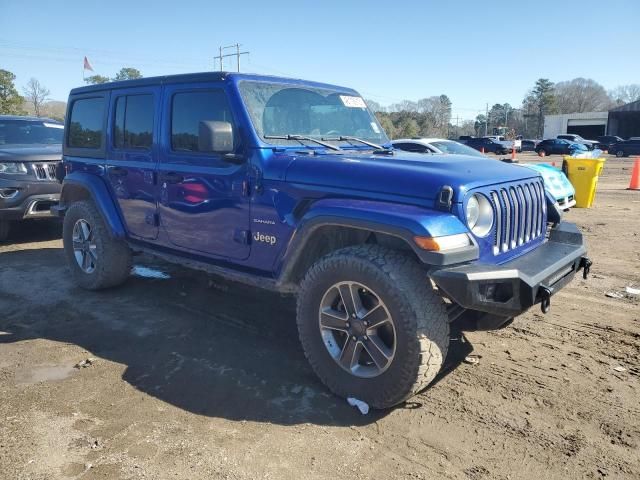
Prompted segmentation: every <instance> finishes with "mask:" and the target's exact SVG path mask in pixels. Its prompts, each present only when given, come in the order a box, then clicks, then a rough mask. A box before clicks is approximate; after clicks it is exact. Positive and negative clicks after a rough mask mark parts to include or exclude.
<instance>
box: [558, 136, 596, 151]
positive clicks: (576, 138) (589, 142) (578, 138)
mask: <svg viewBox="0 0 640 480" xmlns="http://www.w3.org/2000/svg"><path fill="white" fill-rule="evenodd" d="M556 138H557V139H560V140H569V141H570V142H574V143H581V144H582V145H585V146H586V147H587V148H588V149H589V150H593V149H594V148H597V147H598V142H596V141H595V140H585V139H584V138H582V137H581V136H580V135H576V134H573V133H565V134H564V135H558V136H557V137H556Z"/></svg>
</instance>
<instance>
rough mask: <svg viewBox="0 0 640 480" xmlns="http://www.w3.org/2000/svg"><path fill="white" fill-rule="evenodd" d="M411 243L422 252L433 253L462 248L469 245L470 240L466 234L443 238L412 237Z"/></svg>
mask: <svg viewBox="0 0 640 480" xmlns="http://www.w3.org/2000/svg"><path fill="white" fill-rule="evenodd" d="M413 241H414V242H416V245H418V246H419V247H420V248H422V249H423V250H430V251H433V252H443V251H446V250H454V249H456V248H463V247H468V246H469V245H471V239H469V235H467V234H466V233H459V234H457V235H446V236H443V237H413Z"/></svg>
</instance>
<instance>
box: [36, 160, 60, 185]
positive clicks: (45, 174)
mask: <svg viewBox="0 0 640 480" xmlns="http://www.w3.org/2000/svg"><path fill="white" fill-rule="evenodd" d="M57 164H58V162H46V163H34V164H33V173H35V175H36V178H37V179H38V180H48V181H55V179H56V165H57Z"/></svg>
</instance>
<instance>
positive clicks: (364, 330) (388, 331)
mask: <svg viewBox="0 0 640 480" xmlns="http://www.w3.org/2000/svg"><path fill="white" fill-rule="evenodd" d="M319 327H320V334H321V336H322V340H323V342H324V346H325V348H326V349H327V352H329V355H330V356H331V358H333V360H334V361H335V362H336V363H337V364H338V365H339V366H340V367H341V368H343V369H344V370H346V371H347V372H349V373H350V374H352V375H354V376H356V377H362V378H372V377H377V376H378V375H380V374H382V373H383V372H384V371H385V370H387V369H388V368H389V367H390V366H391V363H392V362H393V358H394V356H395V352H396V343H397V342H396V331H395V326H394V323H393V319H392V317H391V314H390V313H389V309H388V308H387V306H386V305H385V304H384V302H383V301H382V299H381V298H380V296H379V295H377V294H376V293H375V292H374V291H372V290H371V289H370V288H368V287H367V286H366V285H363V284H361V283H358V282H340V283H336V284H335V285H333V286H331V287H330V288H329V289H328V290H327V291H326V292H325V294H324V296H323V298H322V302H321V303H320V311H319Z"/></svg>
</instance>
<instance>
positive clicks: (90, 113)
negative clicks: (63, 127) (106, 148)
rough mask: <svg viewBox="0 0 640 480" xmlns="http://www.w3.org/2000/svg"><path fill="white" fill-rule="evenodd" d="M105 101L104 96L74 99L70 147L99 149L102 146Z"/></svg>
mask: <svg viewBox="0 0 640 480" xmlns="http://www.w3.org/2000/svg"><path fill="white" fill-rule="evenodd" d="M104 103H105V102H104V98H102V97H95V98H81V99H78V100H74V102H73V105H72V107H71V116H70V119H69V133H68V136H67V146H68V147H72V148H94V149H99V148H100V147H101V146H102V127H103V123H104Z"/></svg>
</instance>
